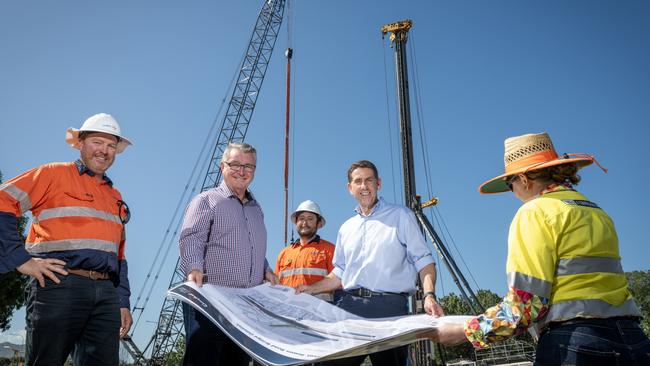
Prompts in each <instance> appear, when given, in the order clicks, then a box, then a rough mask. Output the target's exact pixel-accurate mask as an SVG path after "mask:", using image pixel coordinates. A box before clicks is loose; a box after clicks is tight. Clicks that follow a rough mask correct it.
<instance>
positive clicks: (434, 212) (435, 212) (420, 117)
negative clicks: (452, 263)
mask: <svg viewBox="0 0 650 366" xmlns="http://www.w3.org/2000/svg"><path fill="white" fill-rule="evenodd" d="M409 41H410V42H408V47H407V50H409V51H410V53H411V56H412V57H411V59H412V60H413V68H412V69H411V70H412V71H411V73H412V75H411V76H412V77H411V79H412V80H413V81H414V83H413V86H414V88H413V91H414V95H415V115H416V119H417V124H418V131H419V135H420V148H421V150H422V152H421V153H422V157H423V162H422V163H423V165H424V173H425V174H424V176H425V179H426V184H427V197H433V195H432V193H431V192H433V189H432V184H431V179H430V176H431V175H430V168H429V167H430V163H429V156H430V154H429V153H428V152H429V147H428V144H427V141H428V140H427V139H426V138H425V137H426V129H425V125H424V122H423V121H424V113H423V111H422V101H421V99H420V95H421V93H420V79H419V77H418V75H419V73H418V64H417V57H416V52H415V46H416V45H415V37H414V34H413V30H411V32H410V33H409ZM429 213H430V214H431V216H433V218H434V219H435V221H436V223H437V225H438V227H439V228H441V230H440V231H441V235H442V237H443V239H444V240H445V241H446V242H450V243H451V244H452V246H453V247H454V249H455V250H456V253H457V254H458V256H459V258H460V260H461V262H463V265H464V266H465V270H466V271H467V273H468V274H469V276H470V277H471V278H472V281H473V282H474V286H476V287H477V288H480V287H479V286H478V283H477V281H476V279H475V278H474V275H473V274H472V271H471V270H470V268H469V266H468V265H467V263H466V262H465V259H464V258H463V255H462V254H461V252H460V250H459V249H458V246H457V245H456V241H455V240H454V238H453V236H452V235H451V231H449V228H448V227H447V224H446V223H445V220H444V218H443V217H442V214H441V213H440V210H439V209H438V207H437V206H435V205H434V206H429ZM445 233H446V235H445ZM447 236H448V237H449V239H447ZM441 282H442V281H441Z"/></svg>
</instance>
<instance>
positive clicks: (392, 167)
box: [381, 37, 401, 202]
mask: <svg viewBox="0 0 650 366" xmlns="http://www.w3.org/2000/svg"><path fill="white" fill-rule="evenodd" d="M381 49H382V50H384V51H383V52H382V54H383V56H384V86H385V90H386V121H387V123H388V145H389V150H388V151H389V152H390V154H389V155H390V174H391V178H392V179H393V182H396V180H395V168H396V165H395V151H394V150H393V128H392V125H393V123H392V121H391V119H390V114H391V113H390V101H389V99H390V98H389V96H388V66H387V63H386V51H385V49H386V46H385V45H384V37H381ZM400 178H401V176H400ZM392 186H393V202H396V201H397V192H396V190H395V183H393V185H392Z"/></svg>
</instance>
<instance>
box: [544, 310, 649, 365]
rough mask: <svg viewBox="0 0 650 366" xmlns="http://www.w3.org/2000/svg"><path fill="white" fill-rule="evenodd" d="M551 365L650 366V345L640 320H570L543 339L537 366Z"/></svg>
mask: <svg viewBox="0 0 650 366" xmlns="http://www.w3.org/2000/svg"><path fill="white" fill-rule="evenodd" d="M550 365H553V366H555V365H576V366H610V365H624V366H641V365H650V341H649V340H648V337H646V336H645V334H644V333H643V330H642V329H641V327H640V326H639V322H638V321H636V320H627V319H616V318H609V319H592V320H588V319H585V320H579V321H571V320H570V321H567V322H565V323H561V324H560V325H554V326H550V327H549V329H548V330H546V331H545V332H544V333H542V335H541V336H540V338H539V342H538V344H537V355H536V356H535V366H550Z"/></svg>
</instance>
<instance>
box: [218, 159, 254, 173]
mask: <svg viewBox="0 0 650 366" xmlns="http://www.w3.org/2000/svg"><path fill="white" fill-rule="evenodd" d="M223 163H224V164H226V165H228V168H230V170H232V171H233V172H237V171H239V170H241V168H244V171H245V172H249V173H250V172H252V171H253V170H255V165H253V164H239V163H229V162H227V161H224V162H223Z"/></svg>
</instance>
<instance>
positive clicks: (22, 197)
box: [0, 184, 32, 212]
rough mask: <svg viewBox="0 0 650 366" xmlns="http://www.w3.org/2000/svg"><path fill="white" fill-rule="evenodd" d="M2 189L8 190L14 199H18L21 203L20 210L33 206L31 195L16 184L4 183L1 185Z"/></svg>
mask: <svg viewBox="0 0 650 366" xmlns="http://www.w3.org/2000/svg"><path fill="white" fill-rule="evenodd" d="M0 191H3V192H6V193H7V194H8V195H10V196H11V197H12V198H13V199H15V200H16V201H18V203H20V210H21V211H22V212H26V211H29V210H30V209H31V208H32V202H31V200H30V199H29V195H28V194H27V193H26V192H25V191H23V190H21V189H20V188H18V187H16V186H15V185H13V184H2V185H0Z"/></svg>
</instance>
